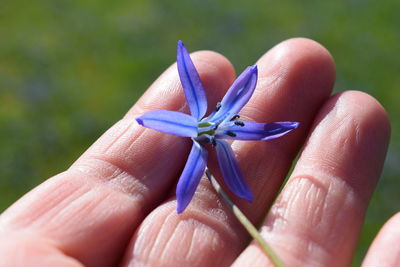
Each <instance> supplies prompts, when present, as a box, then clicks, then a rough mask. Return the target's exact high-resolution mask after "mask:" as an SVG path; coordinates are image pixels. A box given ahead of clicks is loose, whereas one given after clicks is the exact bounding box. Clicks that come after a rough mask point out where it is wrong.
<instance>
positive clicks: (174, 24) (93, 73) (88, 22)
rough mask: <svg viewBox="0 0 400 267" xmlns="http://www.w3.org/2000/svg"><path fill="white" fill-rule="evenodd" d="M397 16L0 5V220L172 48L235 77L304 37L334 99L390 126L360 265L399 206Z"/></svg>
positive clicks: (388, 5) (316, 5) (117, 113)
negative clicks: (381, 113) (323, 62)
mask: <svg viewBox="0 0 400 267" xmlns="http://www.w3.org/2000/svg"><path fill="white" fill-rule="evenodd" d="M399 8H400V2H399V1H397V0H387V1H385V2H379V1H372V0H369V1H368V0H367V1H360V0H352V1H329V2H328V1H317V2H315V1H302V2H295V1H293V2H289V1H266V0H259V1H252V2H251V4H250V3H249V2H245V1H240V2H237V3H235V4H234V3H232V1H228V0H225V1H213V0H203V1H198V0H197V1H196V0H192V1H174V2H173V1H144V0H141V1H127V0H121V1H114V2H110V1H104V0H100V1H93V0H84V1H82V0H81V1H77V0H75V1H74V0H71V1H51V0H37V1H11V0H5V1H1V2H0V99H1V102H0V103H1V104H0V125H1V126H0V137H1V138H0V210H4V209H5V208H6V207H7V206H9V205H10V204H11V203H12V202H14V201H15V200H16V199H17V198H18V197H20V196H21V195H22V194H23V193H25V192H26V191H28V190H29V189H31V188H32V187H33V186H35V185H36V184H38V183H40V182H41V181H43V180H45V179H46V178H48V177H49V176H51V175H54V174H56V173H58V172H61V171H63V170H65V169H66V168H68V166H69V165H70V164H71V163H72V162H73V161H74V159H76V158H77V157H78V155H79V154H81V153H82V152H83V151H84V150H85V148H87V147H88V146H89V145H90V144H91V143H92V142H93V141H94V140H95V139H96V138H97V137H98V136H99V135H100V134H101V133H102V132H104V131H105V130H106V129H107V128H108V127H109V126H111V125H112V124H113V122H115V121H116V120H118V119H119V118H120V117H121V116H122V115H123V114H124V112H125V111H126V110H128V108H129V107H130V106H131V105H132V104H133V103H134V102H135V100H136V99H137V98H138V97H139V96H140V95H141V94H142V92H143V91H144V90H145V89H146V88H147V87H148V86H149V85H150V84H151V82H152V81H153V80H154V79H155V78H156V77H157V76H158V75H159V74H160V73H161V72H162V71H163V69H165V68H166V67H167V66H168V65H169V64H171V63H172V62H173V61H174V60H175V45H176V41H177V40H179V39H182V40H184V41H185V43H186V44H187V45H188V46H189V47H190V50H191V51H194V50H196V49H211V50H216V51H218V52H220V53H222V54H224V55H225V56H227V57H228V58H229V59H230V60H231V61H232V62H233V63H234V65H235V66H236V67H237V68H238V72H240V71H241V70H242V69H243V68H244V67H245V66H247V65H250V64H252V63H253V62H255V61H256V60H257V58H258V57H259V56H260V55H262V54H263V53H264V52H265V51H266V50H267V49H269V48H270V47H272V46H273V45H275V44H276V43H278V42H280V41H282V40H284V39H287V38H291V37H296V36H304V37H309V38H312V39H315V40H316V41H318V42H320V43H321V44H323V45H324V46H326V47H327V48H328V49H329V50H330V51H331V53H332V54H333V56H334V57H335V60H336V64H337V83H336V87H335V90H336V91H341V90H347V89H355V90H362V91H365V92H367V93H369V94H371V95H373V96H374V97H376V98H377V99H378V100H379V101H380V102H381V103H382V104H383V105H384V106H385V108H386V109H387V110H388V112H389V115H390V117H391V118H392V123H393V125H392V128H393V136H392V142H391V147H390V151H389V156H388V160H387V162H386V166H385V170H384V173H383V177H382V179H381V181H380V184H379V185H378V189H377V192H376V193H375V194H374V197H373V201H372V204H371V206H370V208H369V211H368V214H367V220H366V224H365V226H364V229H363V232H362V236H361V239H360V244H359V247H358V250H357V255H356V259H355V261H354V262H355V264H356V265H357V264H359V262H360V260H361V258H362V256H363V254H364V253H365V251H366V248H367V247H368V244H369V243H370V242H371V240H372V238H373V237H374V235H375V234H376V232H377V230H378V229H379V227H380V226H381V225H382V224H383V222H384V221H385V220H386V219H388V218H389V217H390V215H391V214H393V213H394V212H395V211H396V210H397V209H398V203H400V201H399V200H400V196H399V195H400V194H399V193H398V192H399V188H400V182H399V180H397V179H396V178H397V177H399V174H400V169H399V165H398V162H399V158H400V153H399V152H400V149H399V147H400V144H399V120H398V118H399V117H400V116H399V115H400V114H399V109H398V105H399V104H398V102H399V100H400V93H399V90H396V89H397V88H398V86H399V84H400V75H399V70H400V68H399V66H400V63H399V62H400V53H399V52H398V47H399V43H400V33H399V30H398V29H399V28H400V17H399V16H398V15H397V13H396V12H397V11H398V10H399ZM376 130H377V131H379V129H376Z"/></svg>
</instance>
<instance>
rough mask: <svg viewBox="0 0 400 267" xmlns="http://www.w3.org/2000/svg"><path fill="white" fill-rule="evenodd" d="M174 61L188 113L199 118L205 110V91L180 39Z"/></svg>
mask: <svg viewBox="0 0 400 267" xmlns="http://www.w3.org/2000/svg"><path fill="white" fill-rule="evenodd" d="M176 62H177V65H178V72H179V78H180V79H181V83H182V87H183V91H184V93H185V97H186V101H187V103H188V105H189V109H190V113H191V114H192V116H193V117H195V118H196V119H197V120H200V119H201V118H203V116H204V114H205V113H206V111H207V98H206V93H205V91H204V88H203V85H202V83H201V81H200V77H199V74H198V73H197V70H196V68H195V67H194V64H193V62H192V60H191V59H190V56H189V53H188V52H187V50H186V48H185V45H184V44H183V42H182V41H179V42H178V47H177V55H176Z"/></svg>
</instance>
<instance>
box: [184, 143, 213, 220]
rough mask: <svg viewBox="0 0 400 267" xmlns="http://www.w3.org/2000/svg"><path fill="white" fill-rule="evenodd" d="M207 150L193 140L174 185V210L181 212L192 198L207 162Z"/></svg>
mask: <svg viewBox="0 0 400 267" xmlns="http://www.w3.org/2000/svg"><path fill="white" fill-rule="evenodd" d="M207 154H208V153H207V150H206V149H204V148H203V147H202V146H201V145H200V144H199V143H197V142H196V141H194V142H193V146H192V150H191V151H190V154H189V157H188V160H187V162H186V165H185V168H184V169H183V172H182V174H181V177H180V178H179V181H178V185H177V187H176V199H177V202H178V206H177V208H176V211H177V212H178V213H181V212H183V211H184V210H185V209H186V207H187V205H189V203H190V201H191V200H192V198H193V195H194V192H195V191H196V188H197V185H198V184H199V182H200V179H201V177H202V176H203V174H204V171H205V169H206V163H207Z"/></svg>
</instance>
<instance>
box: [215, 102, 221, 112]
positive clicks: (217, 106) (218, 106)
mask: <svg viewBox="0 0 400 267" xmlns="http://www.w3.org/2000/svg"><path fill="white" fill-rule="evenodd" d="M220 108H221V102H218V103H217V105H216V106H215V110H216V111H218V110H219V109H220Z"/></svg>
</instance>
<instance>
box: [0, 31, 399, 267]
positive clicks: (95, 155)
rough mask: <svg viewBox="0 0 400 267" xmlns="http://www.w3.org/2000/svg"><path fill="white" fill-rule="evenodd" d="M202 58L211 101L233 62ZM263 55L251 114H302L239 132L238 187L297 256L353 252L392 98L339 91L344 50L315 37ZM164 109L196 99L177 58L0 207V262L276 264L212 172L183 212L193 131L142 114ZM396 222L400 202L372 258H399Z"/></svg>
mask: <svg viewBox="0 0 400 267" xmlns="http://www.w3.org/2000/svg"><path fill="white" fill-rule="evenodd" d="M192 59H193V61H194V63H195V65H196V68H197V69H198V71H199V74H200V77H201V80H202V82H203V84H204V87H205V90H206V92H207V97H208V103H210V105H209V110H208V113H210V112H211V111H212V109H214V108H215V106H216V104H217V101H219V100H220V99H221V98H222V97H223V95H224V94H225V92H226V90H227V89H228V87H229V86H230V85H231V83H232V82H233V81H234V79H235V71H234V69H233V67H232V64H231V63H230V62H229V61H228V60H227V59H226V58H224V57H223V56H221V55H219V54H217V53H215V52H211V51H201V52H196V53H193V54H192ZM256 64H257V66H258V70H259V79H258V83H257V88H256V91H255V93H254V95H253V97H252V98H251V99H250V101H249V103H248V104H247V105H246V106H245V107H244V108H243V109H242V111H241V116H242V117H241V118H243V120H248V121H279V120H281V119H282V118H283V117H288V118H289V117H290V118H291V119H293V120H296V121H299V122H300V123H301V125H302V127H300V128H298V129H296V131H294V132H293V133H291V134H290V135H288V136H286V137H285V138H284V139H277V140H276V141H274V142H241V141H235V142H233V144H232V147H233V149H234V151H235V154H236V156H237V159H238V162H239V164H240V167H241V169H242V170H243V174H244V176H245V177H246V180H247V181H248V183H249V186H250V188H251V190H252V191H253V193H254V202H253V203H251V204H250V203H247V202H246V201H245V200H241V199H239V198H236V197H234V196H232V197H233V199H234V201H235V202H236V203H238V205H239V206H240V208H241V209H242V210H243V211H244V213H245V214H247V215H248V217H249V218H250V219H251V220H252V221H253V223H255V224H256V225H262V227H261V232H262V234H263V236H264V237H265V238H266V240H267V241H268V242H269V244H270V245H271V247H273V248H274V249H275V251H276V252H277V254H278V255H279V256H280V257H281V258H282V260H283V261H284V262H285V263H286V264H287V265H288V266H346V265H349V263H350V262H351V259H352V256H353V253H354V249H355V246H356V242H357V240H358V238H359V233H360V229H361V226H362V224H363V220H364V215H365V211H366V208H367V205H368V202H369V200H370V197H371V194H372V192H373V191H374V189H375V187H376V183H377V181H378V178H379V176H380V173H381V170H382V166H383V162H384V158H385V155H386V150H387V145H388V141H389V135H390V125H389V121H388V118H387V115H386V112H385V110H384V109H383V108H382V107H381V105H380V104H379V103H378V102H377V101H376V100H375V99H374V98H372V97H371V96H369V95H367V94H365V93H362V92H357V91H346V92H342V93H338V94H335V95H332V96H331V92H332V88H333V84H334V80H335V66H334V62H333V59H332V57H331V55H330V54H329V53H328V52H327V50H326V49H325V48H323V47H322V46H321V45H319V44H318V43H316V42H314V41H311V40H308V39H291V40H288V41H285V42H282V43H280V44H278V45H277V46H275V47H274V48H272V49H271V50H269V51H268V52H267V53H266V54H265V55H263V56H262V57H261V58H260V59H259V60H258V62H257V63H256ZM156 109H166V110H176V111H181V112H185V113H188V109H187V105H186V104H185V99H184V95H183V91H182V88H181V87H180V83H179V78H178V73H177V71H176V65H173V66H171V67H170V68H169V69H167V70H166V71H165V72H164V73H163V74H162V75H161V76H160V77H159V78H158V79H157V80H156V81H155V82H154V83H153V84H152V85H151V86H150V88H149V89H148V90H147V91H146V92H145V93H144V95H143V96H142V97H141V98H140V99H139V100H138V102H137V103H136V104H135V105H134V106H133V107H132V108H131V109H130V110H129V111H128V113H127V114H126V115H125V116H124V118H123V119H122V120H120V121H118V122H117V123H116V124H115V125H114V126H113V127H111V129H109V130H108V131H107V132H105V133H104V134H103V136H101V137H100V138H99V140H97V141H96V142H95V143H94V144H93V145H92V146H91V147H90V148H89V149H88V150H87V151H86V152H85V153H84V154H83V155H82V156H81V157H80V158H79V159H77V161H76V162H75V163H74V164H73V165H72V166H71V167H70V168H69V169H68V170H66V171H65V172H63V173H61V174H58V175H56V176H55V177H52V178H50V179H48V180H47V181H46V182H45V183H43V184H41V185H39V186H38V187H37V188H35V189H34V190H32V191H31V192H29V193H28V194H26V195H25V196H24V197H23V198H21V199H20V200H19V201H17V202H16V203H15V204H14V205H12V206H11V207H10V208H9V209H7V210H6V211H5V212H4V213H3V214H2V215H1V216H0V259H1V264H2V266H100V267H101V266H116V265H118V264H120V265H121V266H127V265H138V266H146V265H147V266H229V265H230V264H233V265H234V266H268V259H267V257H266V256H264V255H263V254H262V253H261V251H260V250H259V249H258V248H257V246H256V245H255V244H253V243H250V244H249V242H250V240H249V236H248V234H247V233H246V232H245V230H244V229H243V228H242V226H241V225H240V224H239V223H238V222H237V221H236V218H234V217H233V216H232V214H231V211H230V210H229V209H228V208H227V206H225V204H223V203H222V202H221V200H220V198H219V196H218V195H216V193H215V192H214V190H213V189H212V188H211V186H210V184H209V182H208V181H207V179H206V178H205V177H203V179H202V180H201V182H200V185H199V187H198V188H197V191H196V194H195V196H194V197H193V199H192V201H191V203H190V205H189V206H188V207H187V209H186V210H185V212H183V213H182V214H177V213H176V199H175V195H174V194H175V185H176V183H177V179H178V178H179V175H180V172H181V171H182V168H183V164H184V163H185V160H186V158H187V155H188V153H189V150H190V146H191V141H190V140H186V139H183V138H181V137H176V136H172V135H168V134H164V133H160V132H157V131H154V130H151V129H146V128H144V127H141V126H140V125H138V124H137V123H136V122H135V119H134V118H135V117H137V116H139V115H141V114H143V113H145V112H148V111H152V110H156ZM299 151H301V154H300V155H299V159H298V162H297V164H296V166H295V168H294V171H293V173H292V174H291V176H290V178H289V180H288V182H287V184H286V185H285V187H284V188H283V190H282V191H281V193H280V194H279V196H278V198H277V200H276V202H275V203H274V205H273V207H272V209H271V211H270V213H269V214H268V216H267V217H266V218H265V217H264V215H265V212H266V210H267V209H268V207H269V206H270V205H272V204H273V203H272V202H273V200H274V199H275V195H276V194H277V192H278V190H279V188H280V186H281V185H282V182H283V180H284V179H285V176H286V174H287V172H288V170H289V168H290V166H291V163H292V161H293V159H294V158H295V157H296V155H297V154H298V152H299ZM210 160H211V161H215V156H213V155H210ZM211 169H218V168H216V167H215V168H213V167H212V166H211ZM215 174H216V175H217V176H218V172H215ZM399 226H400V220H399V215H397V216H396V217H394V218H393V219H392V220H390V221H389V222H388V224H387V225H386V226H385V227H384V228H383V229H382V231H381V232H380V234H379V235H378V237H377V238H376V241H375V242H374V243H373V245H372V246H371V249H370V250H369V251H368V254H367V257H366V259H365V261H364V266H376V263H377V262H378V263H384V266H396V263H398V260H399V255H400V246H398V244H399V243H400V232H399V231H398V229H399V228H400V227H399Z"/></svg>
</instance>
